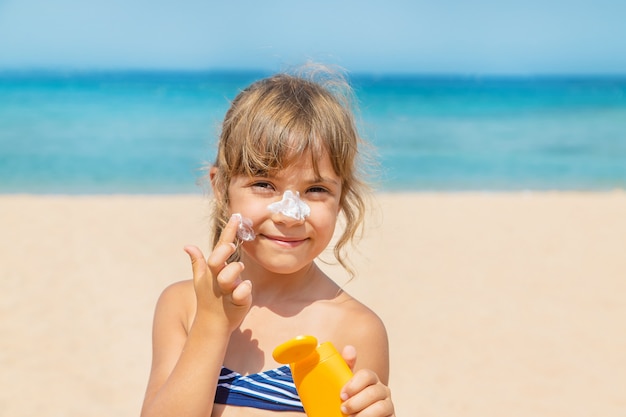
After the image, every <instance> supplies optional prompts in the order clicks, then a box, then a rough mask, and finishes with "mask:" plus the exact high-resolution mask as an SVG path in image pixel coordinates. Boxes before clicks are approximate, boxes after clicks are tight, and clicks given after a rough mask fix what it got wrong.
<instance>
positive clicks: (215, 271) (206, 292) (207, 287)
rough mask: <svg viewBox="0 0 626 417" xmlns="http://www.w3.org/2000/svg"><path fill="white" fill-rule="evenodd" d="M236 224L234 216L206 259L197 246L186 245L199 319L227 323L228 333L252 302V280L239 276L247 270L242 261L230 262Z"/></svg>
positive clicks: (197, 317)
mask: <svg viewBox="0 0 626 417" xmlns="http://www.w3.org/2000/svg"><path fill="white" fill-rule="evenodd" d="M237 226H238V223H237V220H236V219H233V218H231V219H230V221H229V222H228V224H227V225H226V227H225V228H224V231H223V232H222V235H221V236H220V240H219V242H218V243H217V245H215V248H213V252H211V254H210V255H209V257H208V258H207V259H206V260H205V258H204V255H203V254H202V251H201V250H200V249H198V248H197V247H196V246H187V247H185V252H187V254H188V255H189V257H190V259H191V267H192V270H193V283H194V289H195V292H196V300H197V310H196V320H197V319H199V318H201V317H206V318H208V319H210V320H211V324H212V325H216V324H223V325H225V326H227V329H228V331H229V332H232V331H233V330H235V329H236V328H237V327H238V326H239V325H240V324H241V321H242V320H243V318H244V317H245V315H246V314H247V313H248V310H249V309H250V305H251V303H252V283H251V282H250V281H247V280H246V281H242V279H241V277H240V274H241V272H242V271H243V269H244V265H243V263H241V262H231V263H227V261H228V258H230V256H231V255H232V254H233V253H234V252H235V250H236V246H235V244H234V243H233V242H234V241H235V238H236V234H237Z"/></svg>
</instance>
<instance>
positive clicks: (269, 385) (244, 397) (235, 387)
mask: <svg viewBox="0 0 626 417" xmlns="http://www.w3.org/2000/svg"><path fill="white" fill-rule="evenodd" d="M215 403H217V404H229V405H237V406H243V407H254V408H260V409H264V410H274V411H300V412H304V408H303V407H302V402H301V401H300V397H299V396H298V393H297V391H296V386H295V384H294V383H293V378H292V376H291V370H290V369H289V366H287V365H284V366H281V367H280V368H276V369H272V370H269V371H265V372H259V373H257V374H250V375H245V376H244V375H241V374H239V373H238V372H234V371H231V370H230V369H228V368H225V367H222V370H221V372H220V376H219V379H218V384H217V392H216V394H215Z"/></svg>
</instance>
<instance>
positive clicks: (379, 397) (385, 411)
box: [341, 346, 395, 417]
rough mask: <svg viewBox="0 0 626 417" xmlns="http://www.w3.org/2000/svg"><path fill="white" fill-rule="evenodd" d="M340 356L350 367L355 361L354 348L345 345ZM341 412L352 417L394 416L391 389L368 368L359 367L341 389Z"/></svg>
mask: <svg viewBox="0 0 626 417" xmlns="http://www.w3.org/2000/svg"><path fill="white" fill-rule="evenodd" d="M342 356H343V358H344V360H345V361H346V363H347V364H348V366H349V367H350V369H354V364H355V363H356V350H355V349H354V347H352V346H346V347H345V348H344V350H343V352H342ZM341 399H342V401H343V404H342V405H341V412H342V413H344V414H345V415H348V416H354V417H395V413H394V407H393V402H392V401H391V390H390V389H389V387H387V386H386V385H385V384H384V383H383V382H382V381H381V380H380V379H379V378H378V375H377V374H376V372H374V371H372V370H370V369H361V370H359V371H357V372H355V374H354V376H353V377H352V379H350V381H348V383H346V385H345V386H344V387H343V389H342V390H341Z"/></svg>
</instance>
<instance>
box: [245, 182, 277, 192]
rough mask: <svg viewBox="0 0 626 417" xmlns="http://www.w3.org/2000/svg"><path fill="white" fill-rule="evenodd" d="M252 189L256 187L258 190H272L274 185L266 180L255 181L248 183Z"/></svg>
mask: <svg viewBox="0 0 626 417" xmlns="http://www.w3.org/2000/svg"><path fill="white" fill-rule="evenodd" d="M250 187H252V188H253V189H257V190H259V191H273V190H274V186H273V185H272V183H270V182H268V181H256V182H254V183H252V184H251V185H250Z"/></svg>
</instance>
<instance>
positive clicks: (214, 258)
mask: <svg viewBox="0 0 626 417" xmlns="http://www.w3.org/2000/svg"><path fill="white" fill-rule="evenodd" d="M236 250H237V246H235V244H234V243H232V242H226V243H218V244H217V245H216V246H215V247H214V248H213V252H211V254H210V255H209V257H208V259H207V260H206V263H207V264H208V265H209V268H211V271H213V273H215V274H217V273H219V271H221V270H222V268H224V266H225V265H226V261H227V260H228V258H230V257H231V255H232V254H233V253H235V251H236Z"/></svg>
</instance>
